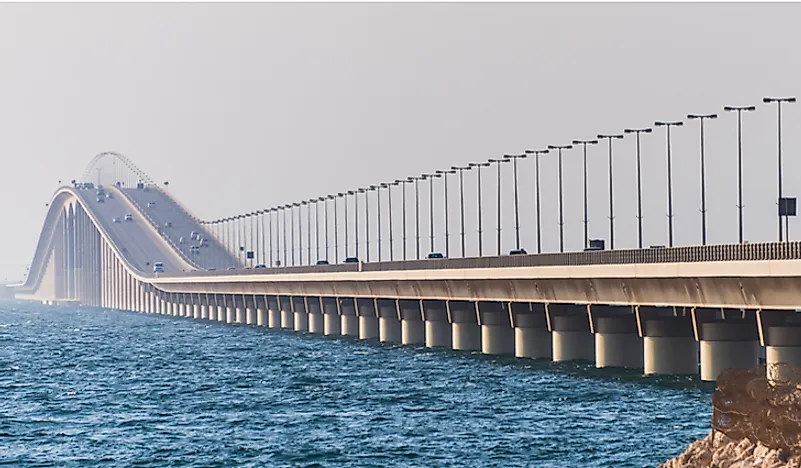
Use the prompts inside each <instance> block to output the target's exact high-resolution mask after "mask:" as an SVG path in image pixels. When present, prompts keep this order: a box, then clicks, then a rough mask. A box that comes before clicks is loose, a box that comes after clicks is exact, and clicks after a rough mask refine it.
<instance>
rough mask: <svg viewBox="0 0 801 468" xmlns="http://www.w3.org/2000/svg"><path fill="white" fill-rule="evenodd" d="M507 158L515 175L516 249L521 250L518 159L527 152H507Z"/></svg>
mask: <svg viewBox="0 0 801 468" xmlns="http://www.w3.org/2000/svg"><path fill="white" fill-rule="evenodd" d="M503 157H504V158H506V159H510V160H511V161H512V168H513V170H512V172H513V177H514V179H513V180H514V184H513V185H514V192H515V250H518V251H519V250H520V211H519V209H518V208H519V206H518V197H517V160H518V159H521V158H525V157H526V154H525V153H523V154H505V155H504V156H503Z"/></svg>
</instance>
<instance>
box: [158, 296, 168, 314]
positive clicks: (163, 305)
mask: <svg viewBox="0 0 801 468" xmlns="http://www.w3.org/2000/svg"><path fill="white" fill-rule="evenodd" d="M159 304H160V305H159V314H161V315H168V311H167V301H165V300H164V298H163V297H162V298H160V299H159Z"/></svg>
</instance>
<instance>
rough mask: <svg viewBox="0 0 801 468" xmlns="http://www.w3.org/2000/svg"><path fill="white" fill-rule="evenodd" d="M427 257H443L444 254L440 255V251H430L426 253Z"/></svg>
mask: <svg viewBox="0 0 801 468" xmlns="http://www.w3.org/2000/svg"><path fill="white" fill-rule="evenodd" d="M427 258H429V259H431V258H445V256H444V255H442V252H431V253H429V254H428V257H427Z"/></svg>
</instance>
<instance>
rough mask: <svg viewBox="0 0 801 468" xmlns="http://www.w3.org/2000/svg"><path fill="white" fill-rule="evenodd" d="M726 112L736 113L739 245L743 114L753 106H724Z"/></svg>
mask: <svg viewBox="0 0 801 468" xmlns="http://www.w3.org/2000/svg"><path fill="white" fill-rule="evenodd" d="M723 110H724V111H726V112H737V210H738V212H739V213H738V214H739V216H738V227H739V230H738V233H739V237H738V239H739V241H738V242H739V243H740V244H742V243H743V131H742V130H743V112H753V111H755V110H756V107H755V106H725V107H723Z"/></svg>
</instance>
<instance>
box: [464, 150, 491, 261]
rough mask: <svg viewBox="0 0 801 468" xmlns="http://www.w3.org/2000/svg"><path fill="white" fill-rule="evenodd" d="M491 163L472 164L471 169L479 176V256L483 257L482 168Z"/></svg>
mask: <svg viewBox="0 0 801 468" xmlns="http://www.w3.org/2000/svg"><path fill="white" fill-rule="evenodd" d="M489 165H490V163H488V162H484V163H470V164H469V166H470V167H475V168H476V174H477V179H476V180H477V185H478V256H479V257H481V256H482V255H484V247H483V239H482V238H483V231H484V229H483V228H484V223H483V221H482V219H481V168H482V167H489Z"/></svg>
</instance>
